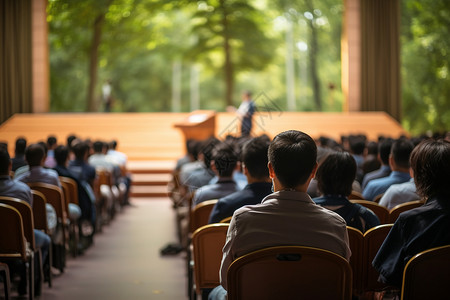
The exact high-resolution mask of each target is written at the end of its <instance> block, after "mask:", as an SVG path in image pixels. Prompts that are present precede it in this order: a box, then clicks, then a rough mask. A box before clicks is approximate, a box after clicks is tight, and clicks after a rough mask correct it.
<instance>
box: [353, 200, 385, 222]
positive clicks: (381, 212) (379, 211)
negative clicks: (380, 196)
mask: <svg viewBox="0 0 450 300" xmlns="http://www.w3.org/2000/svg"><path fill="white" fill-rule="evenodd" d="M350 202H353V203H358V204H360V205H362V206H364V207H367V208H368V209H370V210H371V211H373V212H374V213H375V214H376V215H377V217H378V219H380V224H386V223H388V221H389V210H388V209H387V208H386V207H384V206H381V205H379V204H378V203H375V202H373V201H368V200H350Z"/></svg>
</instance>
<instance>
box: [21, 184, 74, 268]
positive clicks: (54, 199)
mask: <svg viewBox="0 0 450 300" xmlns="http://www.w3.org/2000/svg"><path fill="white" fill-rule="evenodd" d="M27 184H28V186H29V187H30V188H31V189H32V190H37V191H39V192H41V193H42V194H44V196H45V199H46V200H47V203H50V204H51V205H52V206H53V208H54V209H55V211H56V216H57V218H58V225H59V226H58V227H59V228H60V230H61V234H62V241H61V242H59V241H55V240H54V235H52V239H53V242H54V243H53V245H54V246H55V248H54V249H53V250H55V251H53V250H52V251H53V254H54V255H55V257H54V258H55V260H54V263H55V267H56V268H57V269H59V271H60V272H64V268H65V265H66V245H67V235H68V233H67V226H68V224H69V223H68V219H67V211H66V207H65V202H64V194H63V191H62V190H61V188H59V187H58V186H56V185H52V184H48V183H43V182H28V183H27ZM58 227H57V228H58Z"/></svg>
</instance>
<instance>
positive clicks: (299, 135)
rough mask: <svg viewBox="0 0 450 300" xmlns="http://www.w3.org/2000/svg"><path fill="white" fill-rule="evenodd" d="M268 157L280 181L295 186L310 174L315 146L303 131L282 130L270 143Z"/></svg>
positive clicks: (284, 184)
mask: <svg viewBox="0 0 450 300" xmlns="http://www.w3.org/2000/svg"><path fill="white" fill-rule="evenodd" d="M268 158H269V162H270V163H271V165H272V167H273V170H274V171H275V174H276V175H277V178H278V180H279V181H280V183H281V184H282V185H283V186H284V187H285V188H295V187H296V186H298V185H300V184H304V183H306V181H307V180H308V178H309V176H310V175H311V173H312V171H313V169H314V166H315V165H316V163H317V146H316V143H315V142H314V140H313V139H312V138H311V137H310V136H309V135H307V134H306V133H304V132H301V131H297V130H289V131H284V132H282V133H280V134H278V135H277V136H275V138H274V139H273V141H272V142H271V143H270V146H269V150H268Z"/></svg>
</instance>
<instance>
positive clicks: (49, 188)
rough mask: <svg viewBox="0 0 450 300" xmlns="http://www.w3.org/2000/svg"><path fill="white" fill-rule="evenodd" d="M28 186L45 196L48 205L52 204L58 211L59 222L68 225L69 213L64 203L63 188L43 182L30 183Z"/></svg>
mask: <svg viewBox="0 0 450 300" xmlns="http://www.w3.org/2000/svg"><path fill="white" fill-rule="evenodd" d="M27 184H28V186H29V187H30V188H31V189H33V190H37V191H39V192H41V193H42V194H44V195H45V199H46V200H47V203H50V204H51V205H52V206H53V208H54V209H55V211H56V216H57V217H58V221H59V222H61V223H63V224H66V220H67V211H66V206H65V202H64V194H63V191H62V189H61V188H59V187H58V186H56V185H53V184H48V183H43V182H28V183H27Z"/></svg>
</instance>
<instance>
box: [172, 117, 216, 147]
mask: <svg viewBox="0 0 450 300" xmlns="http://www.w3.org/2000/svg"><path fill="white" fill-rule="evenodd" d="M174 127H175V128H178V129H180V130H181V132H182V133H183V135H184V140H185V142H186V141H187V140H189V139H195V140H205V139H207V138H209V137H211V136H214V135H215V133H216V112H215V111H213V110H195V111H193V112H191V113H190V114H189V115H188V116H187V118H185V119H184V120H183V121H181V122H178V123H175V124H174Z"/></svg>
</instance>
